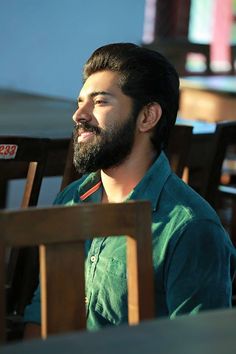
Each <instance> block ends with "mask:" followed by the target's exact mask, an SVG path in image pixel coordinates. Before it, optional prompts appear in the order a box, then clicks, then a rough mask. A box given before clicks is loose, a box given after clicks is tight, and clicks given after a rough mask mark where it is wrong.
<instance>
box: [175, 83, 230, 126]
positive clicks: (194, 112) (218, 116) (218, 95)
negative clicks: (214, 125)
mask: <svg viewBox="0 0 236 354" xmlns="http://www.w3.org/2000/svg"><path fill="white" fill-rule="evenodd" d="M180 88H181V94H180V110H179V114H180V116H181V117H182V118H185V119H200V120H204V121H208V122H218V121H222V120H235V119H236V77H235V76H192V77H191V76H189V77H185V78H182V79H181V85H180Z"/></svg>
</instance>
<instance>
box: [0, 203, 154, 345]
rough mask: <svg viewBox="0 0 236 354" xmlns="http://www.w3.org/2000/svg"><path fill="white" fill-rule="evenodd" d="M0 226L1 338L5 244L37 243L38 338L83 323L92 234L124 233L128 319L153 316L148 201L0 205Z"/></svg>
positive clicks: (2, 328)
mask: <svg viewBox="0 0 236 354" xmlns="http://www.w3.org/2000/svg"><path fill="white" fill-rule="evenodd" d="M0 229H1V238H0V262H1V265H0V290H1V291H0V338H1V339H2V340H4V337H5V323H4V318H5V317H4V313H5V305H4V292H3V287H4V261H3V259H4V253H5V252H4V251H5V248H6V247H8V246H10V247H25V246H36V245H37V246H39V247H40V277H41V315H42V316H41V318H42V337H43V338H46V337H47V336H48V335H49V334H53V333H60V332H66V331H72V330H78V329H82V328H85V325H86V321H85V301H84V299H85V290H84V242H85V240H87V239H91V238H93V237H99V236H103V237H104V236H110V235H116V236H117V235H127V271H128V277H127V278H128V318H129V323H130V324H135V323H138V322H139V321H141V320H144V319H150V318H153V317H154V282H153V280H154V278H153V264H152V233H151V206H150V203H149V202H147V201H136V202H128V203H114V204H112V203H107V204H102V203H100V204H89V203H85V204H83V205H77V206H71V207H69V206H57V207H51V208H42V209H40V208H28V209H24V210H17V211H6V210H5V211H1V212H0ZM32 231H33V232H32ZM58 294H60V296H58ZM65 308H66V313H65V311H64V310H65Z"/></svg>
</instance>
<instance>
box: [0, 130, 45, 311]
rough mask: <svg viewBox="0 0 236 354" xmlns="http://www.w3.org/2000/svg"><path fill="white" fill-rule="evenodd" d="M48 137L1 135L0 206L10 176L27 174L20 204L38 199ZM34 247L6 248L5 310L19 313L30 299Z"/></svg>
mask: <svg viewBox="0 0 236 354" xmlns="http://www.w3.org/2000/svg"><path fill="white" fill-rule="evenodd" d="M48 144H49V139H41V138H29V137H20V136H19V137H15V136H0V170H1V174H0V207H1V208H5V207H6V197H7V186H8V183H9V181H10V180H12V179H15V178H19V176H20V177H23V176H24V177H26V183H25V187H24V192H23V193H22V194H23V197H22V201H21V208H26V207H28V206H34V205H36V204H37V202H38V197H39V193H40V188H41V184H42V179H43V174H44V169H45V166H46V162H47V154H48ZM37 258H38V257H37V250H36V249H35V248H32V249H31V250H29V249H27V250H26V249H21V250H18V249H14V250H9V252H8V259H7V261H6V262H7V277H6V295H7V305H8V314H11V313H15V314H20V313H22V312H23V309H24V307H25V305H26V303H27V302H28V301H29V300H30V297H31V296H32V292H33V290H34V288H35V286H36V285H37V284H36V281H37V280H36V274H37V272H38V266H37V264H38V262H37Z"/></svg>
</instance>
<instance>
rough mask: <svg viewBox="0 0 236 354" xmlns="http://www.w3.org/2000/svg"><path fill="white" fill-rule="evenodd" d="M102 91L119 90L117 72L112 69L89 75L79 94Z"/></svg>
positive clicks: (112, 91)
mask: <svg viewBox="0 0 236 354" xmlns="http://www.w3.org/2000/svg"><path fill="white" fill-rule="evenodd" d="M96 91H104V92H106V91H107V92H109V93H111V94H112V93H116V92H117V91H120V92H121V89H120V86H119V74H118V73H116V72H113V71H108V70H104V71H99V72H96V73H94V74H92V75H90V76H89V77H88V78H87V80H86V81H85V83H84V85H83V87H82V89H81V91H80V96H84V95H89V94H91V93H92V92H96Z"/></svg>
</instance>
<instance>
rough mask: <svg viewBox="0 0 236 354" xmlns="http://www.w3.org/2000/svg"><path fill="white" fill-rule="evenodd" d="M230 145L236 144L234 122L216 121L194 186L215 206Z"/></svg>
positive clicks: (235, 124) (235, 125)
mask: <svg viewBox="0 0 236 354" xmlns="http://www.w3.org/2000/svg"><path fill="white" fill-rule="evenodd" d="M230 145H236V122H225V123H218V124H217V128H216V131H215V134H214V135H213V137H212V139H211V140H210V141H209V145H208V149H207V151H205V153H204V156H202V166H201V171H200V173H201V175H200V177H201V178H198V186H196V189H197V191H198V192H199V193H200V194H201V195H202V196H203V197H204V198H205V199H206V200H208V201H209V203H210V204H211V205H212V206H213V207H217V198H218V196H219V193H218V192H219V186H220V184H221V183H220V181H221V174H222V166H223V162H224V160H225V159H226V157H227V149H228V147H229V146H230ZM199 157H200V156H199ZM190 184H191V181H190ZM193 187H195V186H194V184H193Z"/></svg>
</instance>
